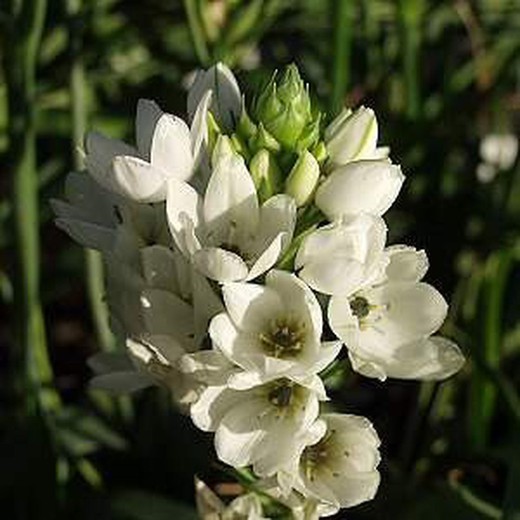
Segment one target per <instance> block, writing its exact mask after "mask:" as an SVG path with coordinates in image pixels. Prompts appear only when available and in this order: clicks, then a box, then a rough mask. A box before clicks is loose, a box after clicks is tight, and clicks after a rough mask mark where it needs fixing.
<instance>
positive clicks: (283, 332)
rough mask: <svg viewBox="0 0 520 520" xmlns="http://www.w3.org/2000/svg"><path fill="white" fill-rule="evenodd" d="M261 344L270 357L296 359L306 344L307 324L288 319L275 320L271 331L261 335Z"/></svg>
mask: <svg viewBox="0 0 520 520" xmlns="http://www.w3.org/2000/svg"><path fill="white" fill-rule="evenodd" d="M260 343H261V344H262V347H263V349H264V351H265V352H266V354H267V355H268V356H272V357H276V358H282V359H284V358H291V357H295V356H297V355H298V354H299V353H300V352H301V350H302V349H303V346H304V344H305V324H303V323H301V322H298V321H297V320H291V319H288V318H281V319H278V320H274V321H273V323H271V326H270V329H269V330H268V331H267V332H266V333H261V334H260Z"/></svg>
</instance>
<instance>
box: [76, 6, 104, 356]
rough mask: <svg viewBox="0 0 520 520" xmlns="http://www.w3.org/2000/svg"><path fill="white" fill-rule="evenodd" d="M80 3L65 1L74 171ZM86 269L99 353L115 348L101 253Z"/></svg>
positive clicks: (83, 96)
mask: <svg viewBox="0 0 520 520" xmlns="http://www.w3.org/2000/svg"><path fill="white" fill-rule="evenodd" d="M82 3H83V2H82V0H68V1H67V14H68V17H69V48H70V52H71V67H70V99H71V105H72V107H71V108H72V154H73V158H74V169H75V170H76V171H81V170H83V168H84V164H83V153H82V151H81V150H82V143H83V139H84V137H85V134H86V131H87V116H88V114H87V111H88V109H87V94H88V93H87V88H88V87H87V83H86V81H85V68H84V64H83V58H82V48H83V33H84V27H83V23H84V22H83V18H82V12H81V11H82ZM85 269H86V278H87V291H88V297H89V302H90V311H91V315H92V319H93V321H94V327H95V330H96V337H97V341H98V344H99V346H100V348H101V349H102V350H105V351H109V350H112V349H113V348H114V337H113V335H112V332H111V331H110V327H109V323H108V310H107V306H106V304H105V301H104V296H103V295H104V276H103V261H102V259H101V255H100V253H98V252H97V251H93V250H91V249H87V250H85Z"/></svg>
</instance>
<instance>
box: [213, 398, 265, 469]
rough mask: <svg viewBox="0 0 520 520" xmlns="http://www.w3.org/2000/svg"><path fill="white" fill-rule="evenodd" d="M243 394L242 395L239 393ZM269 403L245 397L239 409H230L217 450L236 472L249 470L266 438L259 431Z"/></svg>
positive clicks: (219, 437)
mask: <svg viewBox="0 0 520 520" xmlns="http://www.w3.org/2000/svg"><path fill="white" fill-rule="evenodd" d="M236 393H237V394H239V395H240V394H241V393H242V392H236ZM266 409H269V403H268V402H267V404H266V400H265V399H262V398H259V399H258V398H257V399H254V398H250V399H248V400H247V401H246V399H244V397H242V400H241V403H240V405H238V406H235V407H233V408H230V409H229V411H228V412H227V413H226V415H225V416H224V417H223V418H222V421H221V422H220V425H219V427H218V429H217V431H216V434H215V450H216V451H217V455H218V458H219V459H220V460H221V461H223V462H225V463H226V464H229V465H230V466H233V467H235V468H242V467H244V466H248V465H249V464H250V463H251V462H252V460H251V459H252V456H253V452H254V450H255V449H256V447H257V446H258V444H259V443H260V442H261V441H262V439H263V438H264V437H265V435H266V431H265V430H263V429H261V428H260V427H259V423H260V418H262V417H263V416H264V415H265V413H266Z"/></svg>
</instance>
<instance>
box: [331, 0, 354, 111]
mask: <svg viewBox="0 0 520 520" xmlns="http://www.w3.org/2000/svg"><path fill="white" fill-rule="evenodd" d="M353 9H354V3H353V2H352V1H351V0H330V15H331V21H332V28H333V31H332V38H333V39H332V64H331V74H332V78H331V84H332V89H331V94H330V115H331V116H334V115H336V114H337V113H338V112H339V111H340V110H341V108H342V107H343V105H344V104H345V96H346V93H347V88H348V86H349V82H350V61H351V51H352V29H353V27H352V25H353V20H354V12H353Z"/></svg>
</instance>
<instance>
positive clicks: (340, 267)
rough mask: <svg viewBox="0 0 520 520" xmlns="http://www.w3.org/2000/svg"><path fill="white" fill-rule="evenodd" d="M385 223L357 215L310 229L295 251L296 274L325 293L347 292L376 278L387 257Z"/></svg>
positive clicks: (375, 280) (380, 273)
mask: <svg viewBox="0 0 520 520" xmlns="http://www.w3.org/2000/svg"><path fill="white" fill-rule="evenodd" d="M385 241H386V226H385V224H384V221H383V220H382V219H380V218H376V217H371V216H369V215H360V216H358V217H357V218H355V219H354V220H352V221H350V222H348V223H341V222H339V223H336V224H332V225H329V226H325V227H323V228H320V229H318V230H316V231H314V232H313V233H311V234H310V235H309V236H308V237H307V238H306V239H305V240H304V241H303V243H302V244H301V246H300V248H299V250H298V253H297V255H296V260H295V265H296V268H297V269H300V268H303V269H302V270H301V271H300V273H299V275H300V277H301V278H302V279H303V280H305V281H306V282H307V283H308V284H309V285H310V286H311V287H312V288H313V289H315V290H317V291H319V292H323V293H325V294H343V295H349V294H352V293H353V292H355V291H357V290H359V289H360V288H362V287H364V286H367V285H370V284H373V283H376V282H378V281H380V278H381V276H382V274H383V273H384V268H385V267H386V263H387V262H388V259H387V258H385V257H384V255H383V247H384V243H385Z"/></svg>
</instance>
